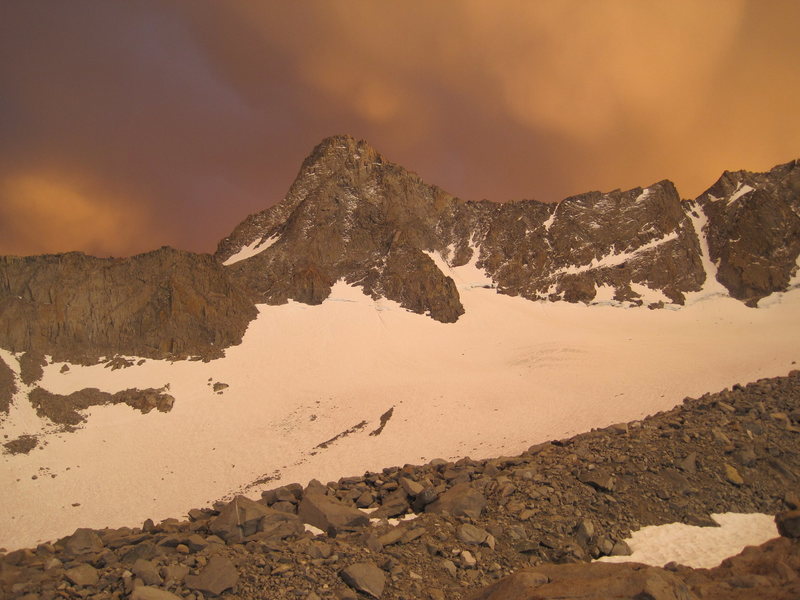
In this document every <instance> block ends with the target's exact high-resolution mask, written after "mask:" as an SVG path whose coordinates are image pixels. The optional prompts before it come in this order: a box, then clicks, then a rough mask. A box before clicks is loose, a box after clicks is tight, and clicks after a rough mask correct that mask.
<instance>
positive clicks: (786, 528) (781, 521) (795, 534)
mask: <svg viewBox="0 0 800 600" xmlns="http://www.w3.org/2000/svg"><path fill="white" fill-rule="evenodd" d="M775 524H776V525H777V526H778V533H780V534H781V535H782V536H783V537H788V538H794V539H796V538H800V510H789V511H786V512H782V513H778V514H777V515H775Z"/></svg>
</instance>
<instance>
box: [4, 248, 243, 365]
mask: <svg viewBox="0 0 800 600" xmlns="http://www.w3.org/2000/svg"><path fill="white" fill-rule="evenodd" d="M256 314H257V311H256V308H255V306H254V305H253V302H252V300H251V299H250V296H249V295H248V294H247V293H245V292H244V291H243V290H241V289H240V288H238V287H237V286H236V285H235V284H233V283H232V282H231V281H230V278H229V277H228V276H227V274H226V273H225V270H224V268H223V267H222V266H221V265H220V264H219V263H218V262H217V261H216V260H214V258H213V257H211V256H209V255H198V254H192V253H190V252H182V251H179V250H173V249H171V248H166V247H165V248H161V249H160V250H156V251H154V252H149V253H147V254H141V255H138V256H134V257H131V258H106V259H103V258H94V257H91V256H86V255H84V254H81V253H78V252H71V253H69V254H60V255H44V256H31V257H26V258H19V257H15V256H5V257H0V346H1V347H3V348H6V349H8V350H11V351H14V352H20V351H33V352H35V353H38V354H40V355H41V354H48V355H50V356H52V357H53V359H54V360H70V361H71V362H97V361H98V360H99V359H100V358H101V357H103V356H113V355H115V354H127V355H135V356H145V357H153V358H165V357H172V358H189V357H194V356H199V357H202V358H214V357H218V356H221V354H222V352H223V350H224V348H226V347H227V346H230V345H232V344H236V343H239V342H240V341H241V337H242V335H243V334H244V331H245V329H246V328H247V325H248V324H249V322H250V321H251V320H252V319H253V318H254V317H255V315H256Z"/></svg>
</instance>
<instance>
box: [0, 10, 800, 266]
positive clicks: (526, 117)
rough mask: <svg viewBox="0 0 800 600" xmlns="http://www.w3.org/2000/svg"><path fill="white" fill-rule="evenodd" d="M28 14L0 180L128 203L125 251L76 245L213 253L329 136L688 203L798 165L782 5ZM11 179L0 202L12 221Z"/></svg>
mask: <svg viewBox="0 0 800 600" xmlns="http://www.w3.org/2000/svg"><path fill="white" fill-rule="evenodd" d="M48 6H49V9H48V11H42V10H40V9H37V8H36V5H34V4H31V3H17V4H14V5H13V7H12V8H11V9H9V7H4V9H5V12H6V13H8V14H7V15H4V16H5V17H7V18H4V19H0V85H2V89H3V90H4V95H3V96H0V131H2V135H0V180H5V181H7V182H8V181H10V182H15V183H13V185H12V187H14V186H16V187H15V189H16V188H19V186H20V185H21V184H20V183H19V182H20V181H24V180H27V179H26V178H30V177H33V176H35V177H41V175H40V173H47V174H48V175H47V176H46V177H45V180H47V181H50V183H49V184H48V185H57V187H60V188H65V187H66V188H67V189H69V190H71V193H73V194H77V196H78V197H80V198H83V199H84V201H85V202H89V203H93V204H92V205H93V206H103V207H105V210H110V211H112V213H113V214H117V213H116V212H114V211H123V212H124V210H127V209H126V208H125V207H126V206H128V204H132V203H135V204H136V206H137V209H136V210H132V209H131V210H132V212H131V214H132V215H134V214H138V215H139V217H137V218H138V220H137V218H133V217H131V218H130V219H129V221H128V222H129V227H130V228H134V227H138V228H140V231H139V233H138V234H137V235H134V236H133V238H134V239H138V240H139V244H138V245H137V244H136V243H135V242H134V241H131V242H130V243H129V244H128V242H126V241H124V238H120V241H119V243H117V244H116V245H114V244H113V243H111V242H102V241H101V239H100V238H98V237H97V235H96V234H95V232H94V231H93V230H92V229H91V227H90V226H89V225H86V227H87V228H86V229H85V230H84V229H81V227H82V226H81V225H79V224H78V223H77V222H76V221H74V220H73V221H69V222H70V223H71V225H70V228H71V229H72V230H73V231H74V232H75V235H74V237H73V238H69V239H68V238H61V239H63V240H64V241H63V244H75V246H74V248H76V249H84V250H89V249H92V250H91V251H96V252H121V250H119V248H122V247H125V246H126V244H128V246H127V247H129V248H130V251H142V250H145V249H146V247H144V246H143V244H145V243H150V240H152V243H153V244H154V245H161V244H163V243H170V244H173V245H176V246H178V247H183V248H187V249H191V250H201V251H211V250H213V249H214V247H215V245H216V242H217V240H218V239H220V238H222V237H224V236H225V235H226V234H227V233H229V231H230V230H231V229H232V227H233V226H234V225H235V224H236V223H237V222H238V221H240V220H241V219H242V218H243V217H244V216H245V215H246V214H249V213H252V212H255V211H257V210H261V209H263V208H266V207H267V206H269V205H271V204H273V203H275V202H277V201H278V200H280V199H281V198H282V197H283V195H284V194H285V192H286V190H287V189H288V187H289V185H290V183H291V179H292V177H293V176H294V175H295V174H296V173H297V169H298V167H299V165H300V162H301V161H302V159H303V158H304V156H305V155H307V154H308V152H309V151H310V150H311V149H312V147H313V146H314V145H315V144H316V143H317V142H319V141H320V140H321V139H322V138H323V137H325V136H328V135H331V134H335V133H349V134H352V135H354V136H356V137H360V138H365V139H367V140H368V141H369V142H370V143H371V144H372V145H373V146H375V147H376V148H377V149H378V150H379V151H381V152H382V153H384V154H385V156H386V157H387V158H388V159H390V160H394V161H396V162H399V163H401V164H403V165H404V166H406V167H408V168H409V169H411V170H414V171H416V172H417V173H419V174H420V175H421V176H423V177H424V178H425V179H426V180H428V181H429V182H430V183H434V184H437V185H440V186H441V187H443V188H444V189H446V190H448V191H449V192H451V193H454V194H456V195H458V196H461V197H463V198H468V199H480V198H489V199H491V200H507V199H514V198H531V197H533V198H538V199H540V200H545V201H556V200H559V199H561V198H563V197H565V196H567V195H570V194H576V193H580V192H584V191H588V190H594V189H599V190H608V189H613V188H617V187H620V188H626V187H634V186H637V185H648V184H650V183H653V182H654V181H657V180H660V179H663V178H670V179H672V180H673V181H674V182H675V183H676V184H677V186H678V189H679V191H680V192H681V194H682V195H683V196H684V197H694V196H696V195H698V194H699V193H701V192H702V191H703V190H704V189H705V187H707V186H709V185H711V184H712V183H713V182H714V180H715V179H716V178H717V177H718V176H719V174H720V173H721V171H722V170H724V169H741V168H745V169H750V170H764V169H769V168H770V167H772V166H773V165H775V164H777V163H779V162H784V161H788V160H792V159H794V158H797V157H798V156H800V142H798V140H800V116H798V112H797V110H796V107H797V106H798V105H800V69H797V68H796V65H795V62H796V61H795V59H794V57H796V56H797V55H800V38H799V37H798V36H797V35H796V31H795V28H796V23H797V22H800V3H797V2H795V1H792V0H772V1H771V2H760V1H755V0H708V1H705V2H696V1H689V0H652V1H651V0H648V1H642V0H608V1H604V2H586V1H585V0H544V1H541V2H530V1H527V0H493V1H489V0H441V1H438V2H425V3H423V2H406V1H399V0H384V1H375V0H350V1H348V2H328V1H320V0H308V1H307V2H303V3H289V2H271V1H264V2H245V1H232V2H225V3H221V2H216V1H212V0H196V1H195V2H191V3H161V2H142V3H136V4H131V3H127V4H120V3H103V4H97V3H93V2H83V1H82V0H75V2H73V3H70V5H69V6H67V5H65V4H64V5H62V4H59V3H52V4H51V5H48ZM42 165H46V166H47V169H43V168H40V167H41V166H42ZM52 173H59V175H58V176H57V177H56V176H54V175H52ZM31 174H33V175H31ZM53 182H55V183H53ZM65 182H70V183H68V184H67V183H65ZM74 182H81V183H80V184H76V183H74ZM87 182H91V184H92V185H91V186H89V185H88V184H87ZM9 185H11V184H6V185H5V187H4V188H3V190H5V191H2V190H0V191H1V192H2V194H3V195H2V196H0V204H2V205H3V206H0V214H6V213H8V214H22V209H21V208H20V207H19V206H18V205H17V204H16V203H17V202H18V201H17V200H16V199H14V198H12V195H11V194H10V193H9V192H8V189H10V188H9V187H8V186H9ZM40 185H43V184H40ZM22 187H25V186H22ZM99 190H114V193H113V194H110V195H109V197H111V196H113V198H114V200H113V202H111V203H110V204H100V200H99V199H100V198H102V197H103V194H104V192H102V191H99ZM18 192H19V189H17V194H18ZM26 193H27V194H28V195H31V194H33V193H32V192H30V191H28V192H26ZM37 193H39V194H40V195H47V196H48V197H56V196H58V193H56V192H55V191H52V190H51V191H50V192H48V193H47V194H44V192H41V191H40V192H37ZM59 193H64V192H63V190H62V192H59ZM33 195H35V194H33ZM73 204H75V206H78V204H77V203H75V202H73ZM109 207H112V208H109ZM12 208H13V210H12ZM76 210H77V209H76ZM137 211H138V212H137ZM50 214H51V216H50V217H48V218H47V219H45V218H42V219H41V220H40V221H41V222H42V223H45V222H51V221H52V222H55V221H54V220H55V219H57V218H58V219H67V220H68V219H69V218H70V217H69V214H68V213H66V212H58V211H56V212H53V213H50ZM120 214H121V213H120ZM48 219H49V220H48ZM64 222H66V221H64ZM81 222H82V223H88V221H85V220H84V221H81ZM35 223H36V222H35V221H34V222H33V223H32V224H28V225H26V224H25V223H23V222H22V220H21V219H17V220H16V221H13V224H12V222H11V221H6V222H5V223H4V224H0V227H2V229H3V231H5V232H8V233H7V234H6V236H5V240H4V241H3V246H2V248H3V250H2V251H9V252H10V251H16V252H23V251H24V252H28V251H36V252H40V251H52V248H55V246H53V245H47V244H45V240H46V239H48V237H49V236H53V235H55V234H54V233H53V232H50V233H46V232H45V231H44V230H42V231H41V232H40V233H38V234H37V233H36V232H35V231H33V230H30V228H31V227H35V226H36V225H35ZM153 223H157V224H158V230H159V233H158V239H156V237H155V234H154V233H153V232H154V231H155V230H156V228H155V227H153ZM12 225H13V229H14V231H10V230H11V229H12ZM62 229H63V228H62ZM12 240H16V241H12ZM35 240H39V242H38V243H39V244H40V245H39V246H36V245H35V243H34V241H35ZM23 241H24V243H23ZM15 244H16V245H15ZM63 244H62V246H63ZM98 248H101V249H105V250H98ZM63 249H66V247H63Z"/></svg>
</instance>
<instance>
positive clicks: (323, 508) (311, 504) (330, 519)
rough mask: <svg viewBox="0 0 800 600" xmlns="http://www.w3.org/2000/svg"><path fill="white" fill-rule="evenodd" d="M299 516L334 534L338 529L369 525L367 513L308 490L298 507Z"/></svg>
mask: <svg viewBox="0 0 800 600" xmlns="http://www.w3.org/2000/svg"><path fill="white" fill-rule="evenodd" d="M297 516H298V517H299V518H300V520H301V521H302V522H303V523H308V524H309V525H313V526H314V527H317V528H319V529H321V530H322V531H325V532H327V533H328V534H334V535H335V534H336V532H337V531H355V530H358V529H360V528H361V527H364V526H366V525H369V515H367V514H366V513H364V512H362V511H360V510H358V509H357V508H353V507H352V506H346V505H344V504H342V503H341V502H338V501H337V500H335V499H333V498H331V497H329V496H323V495H322V494H319V493H316V492H311V493H309V492H308V491H306V493H305V494H304V495H303V499H302V500H301V501H300V505H299V506H298V507H297Z"/></svg>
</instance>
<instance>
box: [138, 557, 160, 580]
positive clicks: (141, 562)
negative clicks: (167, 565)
mask: <svg viewBox="0 0 800 600" xmlns="http://www.w3.org/2000/svg"><path fill="white" fill-rule="evenodd" d="M131 571H133V574H134V575H136V576H137V577H139V578H140V579H141V580H142V581H144V584H145V585H161V583H162V579H161V575H159V574H158V568H157V567H156V566H155V565H154V564H153V563H152V562H150V561H149V560H145V559H143V558H137V559H136V562H134V563H133V567H132V568H131Z"/></svg>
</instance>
